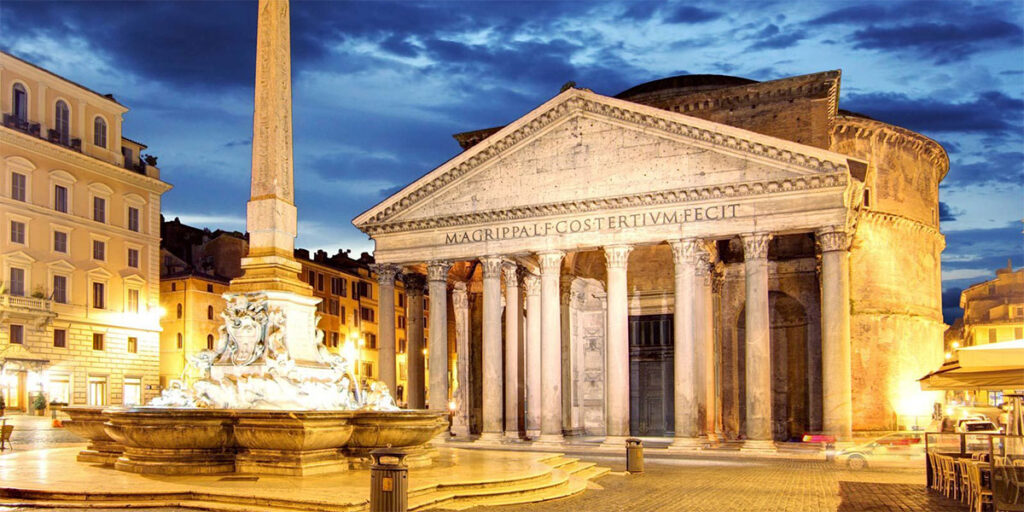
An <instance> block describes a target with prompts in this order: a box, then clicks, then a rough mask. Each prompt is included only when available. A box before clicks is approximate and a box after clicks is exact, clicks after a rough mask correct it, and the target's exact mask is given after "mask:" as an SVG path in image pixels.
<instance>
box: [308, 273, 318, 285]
mask: <svg viewBox="0 0 1024 512" xmlns="http://www.w3.org/2000/svg"><path fill="white" fill-rule="evenodd" d="M309 285H310V286H316V272H313V271H312V270H310V271H309Z"/></svg>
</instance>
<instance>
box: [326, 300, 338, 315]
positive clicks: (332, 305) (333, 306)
mask: <svg viewBox="0 0 1024 512" xmlns="http://www.w3.org/2000/svg"><path fill="white" fill-rule="evenodd" d="M327 312H328V313H330V314H332V315H334V316H338V300H337V299H330V300H328V301H327Z"/></svg>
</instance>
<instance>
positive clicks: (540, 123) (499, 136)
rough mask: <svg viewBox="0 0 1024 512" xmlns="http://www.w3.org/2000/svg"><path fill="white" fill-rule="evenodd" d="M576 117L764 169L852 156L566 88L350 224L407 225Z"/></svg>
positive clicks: (839, 162) (819, 169)
mask: <svg viewBox="0 0 1024 512" xmlns="http://www.w3.org/2000/svg"><path fill="white" fill-rule="evenodd" d="M574 114H583V115H593V116H598V117H600V118H604V119H609V120H613V121H618V122H622V123H626V124H630V125H634V126H637V127H639V128H641V129H644V130H647V131H651V132H655V133H660V134H662V135H666V136H670V137H673V138H675V139H680V140H684V141H686V140H690V141H693V142H695V143H698V144H700V145H705V146H711V147H715V148H719V149H721V150H725V151H727V152H729V153H732V154H739V155H742V156H744V157H746V158H751V159H755V160H761V161H763V162H765V163H766V164H768V165H773V166H777V167H782V168H788V169H791V170H794V171H797V172H799V173H803V174H808V175H818V176H823V175H828V174H833V173H841V174H846V175H848V173H849V167H848V165H847V161H848V160H849V159H850V158H849V157H848V156H846V155H841V154H839V153H834V152H830V151H826V150H822V149H819V148H815V147H811V146H806V145H802V144H798V143H794V142H791V141H786V140H783V139H777V138H774V137H770V136H766V135H762V134H758V133H755V132H751V131H748V130H743V129H740V128H735V127H732V126H727V125H723V124H720V123H715V122H712V121H707V120H703V119H698V118H694V117H690V116H687V115H684V114H678V113H674V112H669V111H665V110H662V109H658V108H655V107H648V106H645V105H640V104H636V103H632V102H629V101H625V100H619V99H615V98H610V97H607V96H601V95H598V94H595V93H593V92H590V91H587V90H581V89H570V90H567V91H565V92H563V93H561V94H559V95H558V96H556V97H555V98H553V99H551V100H550V101H548V102H547V103H545V104H544V105H541V106H540V107H538V108H537V109H535V110H534V111H533V112H531V113H530V114H527V115H526V116H524V117H522V118H520V119H519V120H518V121H516V122H514V123H512V124H510V125H508V126H506V127H505V128H503V129H501V130H500V131H498V132H497V133H495V134H494V135H492V136H490V137H488V138H487V139H486V140H484V141H483V142H481V143H480V144H477V145H476V146H473V147H472V148H470V149H469V150H467V151H465V152H463V153H462V154H460V155H458V156H456V157H455V158H453V159H452V160H451V161H449V162H448V163H446V164H444V165H442V166H441V167H438V168H437V169H435V170H434V171H432V172H430V173H428V174H427V175H426V176H424V177H423V178H420V179H419V180H417V181H416V182H414V183H412V184H410V185H409V186H407V187H406V188H404V189H402V190H401V191H399V192H398V193H396V194H394V195H393V196H391V197H389V198H388V199H385V200H384V201H383V202H381V203H380V204H378V205H377V206H375V207H373V208H371V209H370V210H367V211H366V212H365V213H363V214H361V215H360V216H358V217H356V218H355V219H354V220H353V221H352V222H353V224H355V225H356V227H358V228H359V229H360V230H362V231H364V232H366V233H367V234H372V233H373V232H380V230H381V228H382V227H383V226H385V225H388V226H392V225H398V224H405V223H402V222H397V223H396V222H394V221H392V219H395V217H396V216H398V215H399V214H400V213H402V212H405V211H407V210H409V209H410V208H412V207H414V206H416V205H418V204H420V203H421V202H422V201H423V200H425V199H426V198H428V197H430V196H432V195H433V194H434V193H435V192H437V191H439V190H441V189H442V188H444V187H446V186H447V185H449V184H451V183H452V182H454V181H456V180H459V179H460V178H462V177H463V176H465V175H467V174H468V173H470V172H473V171H474V170H475V169H478V168H480V167H481V166H483V165H485V164H488V163H490V162H492V161H494V160H495V159H496V158H499V157H500V156H501V155H502V154H503V153H504V152H506V151H507V150H509V149H511V148H512V147H513V146H515V145H517V144H519V143H522V142H524V141H525V140H527V139H529V138H531V137H533V136H534V135H536V134H538V133H539V132H542V131H544V130H545V129H546V128H547V127H549V126H552V125H553V124H555V123H557V122H559V121H561V120H563V119H565V118H567V117H569V116H571V115H574ZM784 181H792V180H784ZM780 186H781V185H780ZM711 188H715V187H711ZM656 194H658V193H656ZM588 202H593V201H588ZM537 208H540V209H544V208H545V206H543V205H542V206H531V207H527V208H526V209H537ZM510 211H511V210H510ZM476 215H484V214H476V213H474V214H469V215H468V216H470V217H472V216H476ZM460 217H463V216H460ZM395 220H397V219H395ZM435 220H436V219H435ZM409 222H410V223H415V222H429V221H409Z"/></svg>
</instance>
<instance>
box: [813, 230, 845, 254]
mask: <svg viewBox="0 0 1024 512" xmlns="http://www.w3.org/2000/svg"><path fill="white" fill-rule="evenodd" d="M814 234H815V236H816V238H817V239H818V244H819V245H820V246H821V252H828V251H848V250H850V242H851V238H852V237H850V236H849V234H848V233H847V232H846V230H845V229H843V228H842V227H840V226H829V227H824V228H821V229H818V230H817V231H816V232H815V233H814Z"/></svg>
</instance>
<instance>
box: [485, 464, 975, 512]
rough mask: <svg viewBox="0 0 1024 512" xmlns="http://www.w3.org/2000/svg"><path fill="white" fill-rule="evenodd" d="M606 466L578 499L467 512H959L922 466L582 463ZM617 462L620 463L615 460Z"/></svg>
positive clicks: (960, 507)
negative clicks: (933, 487) (639, 467)
mask: <svg viewBox="0 0 1024 512" xmlns="http://www.w3.org/2000/svg"><path fill="white" fill-rule="evenodd" d="M584 459H585V460H588V461H592V462H597V463H599V464H601V465H604V466H609V467H611V468H612V471H613V473H612V474H609V475H606V476H604V477H601V478H599V479H597V480H596V481H594V482H592V483H591V488H590V489H588V490H587V491H586V492H584V493H583V494H580V495H577V496H574V497H570V498H565V499H561V500H554V501H550V502H544V503H534V504H530V505H510V506H504V507H476V508H473V509H470V510H472V511H473V512H513V511H515V512H570V511H571V512H584V511H585V512H602V511H609V512H612V511H615V512H618V511H636V512H642V511H658V512H662V511H664V512H672V511H687V512H702V511H707V512H722V511H744V512H747V511H750V512H754V511H765V512H768V511H771V512H776V511H780V512H781V511H785V512H790V511H792V512H815V511H828V512H836V511H838V512H876V511H877V512H883V511H886V512H889V511H893V512H895V511H900V512H902V511H915V512H916V511H937V512H953V511H957V512H962V511H965V510H966V507H963V506H960V505H959V504H958V503H956V502H954V501H950V500H947V499H945V498H942V497H940V496H938V495H936V494H934V493H931V492H929V491H928V490H927V489H926V487H925V476H924V468H923V467H906V468H891V469H877V470H872V469H866V470H861V471H852V470H848V469H845V468H839V467H837V466H835V465H833V464H831V463H827V462H807V461H761V460H757V461H754V460H738V459H732V460H706V459H703V460H694V459H688V460H659V461H650V460H649V461H647V464H646V468H645V469H646V471H645V472H644V473H643V474H638V475H630V474H626V473H624V472H623V471H624V469H625V468H624V466H623V463H622V462H620V461H615V460H599V459H597V458H594V457H584ZM620 460H621V459H620Z"/></svg>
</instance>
